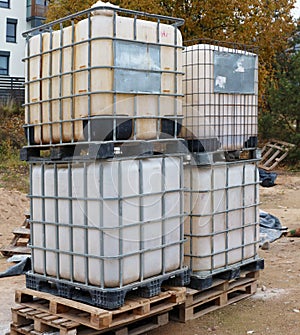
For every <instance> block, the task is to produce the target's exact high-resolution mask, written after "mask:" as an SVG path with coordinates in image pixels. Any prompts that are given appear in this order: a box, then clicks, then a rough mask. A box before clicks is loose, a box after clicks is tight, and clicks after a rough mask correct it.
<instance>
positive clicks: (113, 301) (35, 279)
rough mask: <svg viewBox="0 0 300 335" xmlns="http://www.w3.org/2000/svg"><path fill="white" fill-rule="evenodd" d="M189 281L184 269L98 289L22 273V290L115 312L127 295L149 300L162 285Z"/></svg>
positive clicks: (188, 274) (157, 292) (186, 283)
mask: <svg viewBox="0 0 300 335" xmlns="http://www.w3.org/2000/svg"><path fill="white" fill-rule="evenodd" d="M189 282H190V272H189V270H188V269H187V268H184V269H180V270H176V271H172V272H170V273H168V274H164V275H159V276H157V277H153V278H150V279H147V280H145V281H142V282H138V283H134V284H130V285H127V286H124V287H122V288H107V289H105V288H98V287H95V286H88V285H84V284H80V283H74V282H69V281H66V280H61V279H55V278H51V277H46V276H42V275H38V274H33V273H30V272H28V273H26V287H27V288H29V289H32V290H35V291H40V292H46V293H50V294H53V295H56V296H60V297H63V298H67V299H71V300H75V301H79V302H83V303H86V304H88V305H92V306H96V307H100V308H105V309H109V310H111V309H117V308H119V307H122V306H123V305H124V302H125V297H126V295H127V294H129V293H130V292H132V291H134V294H135V295H137V296H140V297H144V298H151V297H153V296H156V295H158V294H159V293H161V287H162V284H164V285H168V286H186V285H188V284H189Z"/></svg>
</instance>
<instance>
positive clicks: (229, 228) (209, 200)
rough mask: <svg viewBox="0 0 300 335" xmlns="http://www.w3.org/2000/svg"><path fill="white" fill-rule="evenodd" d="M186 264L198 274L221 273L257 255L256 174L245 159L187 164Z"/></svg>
mask: <svg viewBox="0 0 300 335" xmlns="http://www.w3.org/2000/svg"><path fill="white" fill-rule="evenodd" d="M184 185H185V188H186V190H187V191H186V192H185V196H184V203H185V212H186V213H189V215H188V216H187V218H186V220H185V222H184V231H185V237H186V238H187V242H186V244H185V260H184V262H185V264H186V265H188V266H189V267H190V269H191V270H192V272H193V273H196V274H197V275H200V276H206V275H207V274H214V273H217V272H220V271H224V270H226V269H229V268H230V267H233V266H235V265H238V264H242V263H245V262H247V260H248V261H249V260H253V259H255V258H256V257H257V250H258V240H259V214H258V205H259V193H258V192H259V191H258V185H259V177H258V171H257V167H256V164H252V163H246V162H243V161H239V162H234V163H215V164H213V165H210V166H194V165H186V166H185V167H184Z"/></svg>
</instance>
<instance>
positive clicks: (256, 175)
mask: <svg viewBox="0 0 300 335" xmlns="http://www.w3.org/2000/svg"><path fill="white" fill-rule="evenodd" d="M254 166H255V168H254V176H255V177H254V180H255V185H254V187H255V189H254V202H255V204H254V210H255V229H254V241H255V243H254V244H253V248H254V250H253V251H254V253H253V254H254V255H255V256H256V255H257V243H258V242H257V241H258V240H259V236H258V229H259V221H260V218H259V207H258V206H259V173H258V163H257V162H255V163H254Z"/></svg>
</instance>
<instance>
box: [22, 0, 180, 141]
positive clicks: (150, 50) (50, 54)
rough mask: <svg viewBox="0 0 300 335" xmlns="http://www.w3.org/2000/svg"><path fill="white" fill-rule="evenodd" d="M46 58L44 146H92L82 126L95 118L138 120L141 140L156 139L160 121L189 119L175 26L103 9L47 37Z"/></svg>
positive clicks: (136, 131) (136, 132) (136, 134)
mask: <svg viewBox="0 0 300 335" xmlns="http://www.w3.org/2000/svg"><path fill="white" fill-rule="evenodd" d="M95 5H97V6H108V7H111V8H112V9H114V8H116V6H113V5H111V4H109V3H105V2H101V1H99V2H98V3H96V4H95ZM31 40H32V42H31V43H30V47H31V48H33V49H34V48H35V47H36V40H35V39H34V38H31ZM31 45H32V46H31ZM41 52H42V53H43V55H42V56H41V58H42V59H43V60H42V64H41V65H40V66H41V67H42V69H41V71H42V78H43V81H42V85H41V87H40V90H41V92H42V93H41V99H42V101H43V104H42V109H43V111H42V114H43V121H42V122H43V123H48V125H45V127H44V126H43V130H44V131H43V135H42V142H43V143H50V142H51V143H58V142H70V141H78V140H82V139H84V134H83V127H84V123H83V122H82V121H81V119H82V118H87V117H93V116H106V117H111V118H116V117H118V116H119V117H120V116H121V117H124V116H128V117H131V118H133V119H134V122H133V131H132V137H133V138H135V139H151V138H156V137H157V135H159V134H160V132H161V130H162V128H161V123H158V118H160V117H166V118H171V119H174V117H175V118H178V117H180V116H181V115H182V36H181V33H180V31H179V29H178V28H177V27H175V26H173V25H171V24H164V23H161V22H158V21H157V22H155V21H151V20H149V21H146V20H142V19H139V18H137V19H134V18H131V17H125V16H122V15H121V14H120V13H117V12H114V11H113V10H108V9H102V10H101V9H98V10H94V11H91V15H90V16H89V18H86V19H83V20H81V21H79V22H77V23H76V24H75V25H74V27H67V28H63V29H61V30H58V31H52V32H51V33H48V32H45V33H43V46H42V50H41ZM29 63H30V65H31V59H30V60H29ZM26 103H28V101H26ZM32 107H33V106H28V110H29V113H30V114H32V113H34V115H35V111H34V109H33V110H32ZM36 118H37V119H38V115H37V116H32V117H31V119H36ZM31 119H30V120H31ZM76 119H77V120H78V121H74V120H76ZM68 120H72V122H74V124H75V126H74V128H75V129H73V128H72V127H71V126H70V124H69V123H68V122H67V123H65V122H64V121H68ZM38 121H40V120H39V119H38ZM61 122H63V126H62V123H61ZM50 127H52V128H53V129H52V130H51V131H50ZM159 127H160V129H158V128H159ZM61 128H62V129H61ZM61 131H62V133H60V132H61ZM51 133H52V134H51ZM40 140H41V139H40V134H39V133H37V134H36V129H35V143H38V142H39V141H40Z"/></svg>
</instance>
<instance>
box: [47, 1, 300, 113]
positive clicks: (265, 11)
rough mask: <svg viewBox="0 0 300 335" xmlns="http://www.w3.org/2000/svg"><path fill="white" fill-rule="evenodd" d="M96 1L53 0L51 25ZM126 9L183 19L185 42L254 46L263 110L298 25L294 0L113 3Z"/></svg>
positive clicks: (51, 2)
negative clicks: (293, 13) (277, 65)
mask: <svg viewBox="0 0 300 335" xmlns="http://www.w3.org/2000/svg"><path fill="white" fill-rule="evenodd" d="M95 2H96V0H76V1H75V0H50V4H49V10H48V14H47V19H48V21H52V20H54V19H57V18H60V17H62V16H66V15H68V14H71V13H74V12H77V11H80V10H83V9H86V8H89V7H90V6H91V4H93V3H95ZM112 3H114V4H116V5H119V6H120V7H123V8H128V9H134V10H139V11H145V12H149V13H155V14H161V15H168V16H174V17H181V18H183V19H185V24H184V25H183V26H182V27H181V28H180V29H181V31H182V34H183V38H184V40H185V41H187V40H191V39H199V38H211V39H215V40H220V41H229V42H238V43H244V44H251V45H255V46H257V47H258V50H259V61H260V67H259V79H260V80H259V83H260V89H259V92H260V94H259V95H260V99H259V103H260V106H261V108H262V110H265V108H266V106H265V102H266V100H265V99H263V97H264V96H265V94H266V87H267V86H268V83H269V82H270V81H272V80H273V77H274V63H275V58H276V55H278V54H280V53H282V52H283V50H285V49H286V48H287V40H288V38H289V37H290V35H291V33H292V32H293V30H294V28H295V25H294V22H293V19H292V17H291V9H292V8H293V6H294V4H295V0H269V1H265V0H244V1H240V0H179V1H176V0H164V1H161V0H152V1H149V0H113V1H112Z"/></svg>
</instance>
